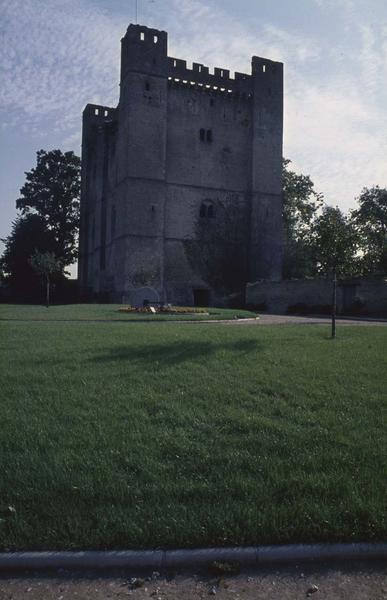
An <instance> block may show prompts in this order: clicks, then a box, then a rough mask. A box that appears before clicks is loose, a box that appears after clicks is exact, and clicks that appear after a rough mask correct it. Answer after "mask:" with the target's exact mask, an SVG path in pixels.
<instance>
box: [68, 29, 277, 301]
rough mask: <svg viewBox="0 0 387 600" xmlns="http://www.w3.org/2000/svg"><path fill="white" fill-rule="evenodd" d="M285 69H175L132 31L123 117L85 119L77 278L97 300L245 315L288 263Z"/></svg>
mask: <svg viewBox="0 0 387 600" xmlns="http://www.w3.org/2000/svg"><path fill="white" fill-rule="evenodd" d="M282 102H283V72H282V64H281V63H276V62H273V61H269V60H266V59H262V58H257V57H254V58H253V61H252V74H251V75H247V74H242V73H235V75H234V77H232V76H231V75H230V72H229V71H228V70H227V69H225V68H215V69H214V72H213V73H210V71H209V69H208V67H206V66H204V65H201V64H199V63H193V65H192V69H190V68H188V67H187V64H186V61H184V60H181V59H177V58H172V57H168V51H167V33H166V32H164V31H158V30H156V29H150V28H147V27H143V26H140V25H130V26H129V27H128V30H127V32H126V35H125V37H124V38H123V39H122V53H121V84H120V100H119V104H118V106H117V108H116V109H113V108H109V107H104V106H95V105H87V107H86V109H85V111H84V115H83V143H82V198H81V229H80V258H79V272H80V283H81V289H82V291H83V293H84V294H85V295H88V296H89V297H90V296H91V297H94V298H99V299H101V300H110V301H120V302H121V301H122V302H130V303H133V304H142V302H144V301H145V300H148V301H150V302H154V301H157V300H158V301H168V302H173V303H182V304H219V305H222V304H229V303H234V304H241V303H243V297H244V288H245V285H246V282H247V281H254V280H257V279H259V278H263V279H278V278H280V276H281V262H282V191H281V188H282V183H281V169H282V119H283V117H282Z"/></svg>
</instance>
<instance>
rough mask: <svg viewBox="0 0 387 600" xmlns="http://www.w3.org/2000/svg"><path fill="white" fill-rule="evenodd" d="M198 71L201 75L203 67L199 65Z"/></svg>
mask: <svg viewBox="0 0 387 600" xmlns="http://www.w3.org/2000/svg"><path fill="white" fill-rule="evenodd" d="M198 71H199V73H201V72H202V66H201V65H199V68H198Z"/></svg>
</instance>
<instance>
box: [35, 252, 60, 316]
mask: <svg viewBox="0 0 387 600" xmlns="http://www.w3.org/2000/svg"><path fill="white" fill-rule="evenodd" d="M29 262H30V265H31V266H32V268H33V269H34V270H35V271H36V272H37V273H39V274H40V275H41V276H42V277H43V278H44V280H45V284H46V306H47V308H48V307H49V306H50V286H51V278H52V276H53V275H55V273H60V272H61V271H62V268H63V264H62V261H61V260H59V259H58V258H57V257H56V256H55V254H54V253H53V252H39V251H38V250H35V252H34V253H33V255H32V256H31V258H30V261H29Z"/></svg>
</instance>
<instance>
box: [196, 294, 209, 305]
mask: <svg viewBox="0 0 387 600" xmlns="http://www.w3.org/2000/svg"><path fill="white" fill-rule="evenodd" d="M193 295H194V306H209V305H210V290H194V291H193Z"/></svg>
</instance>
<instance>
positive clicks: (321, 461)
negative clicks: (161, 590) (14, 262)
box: [0, 322, 387, 550]
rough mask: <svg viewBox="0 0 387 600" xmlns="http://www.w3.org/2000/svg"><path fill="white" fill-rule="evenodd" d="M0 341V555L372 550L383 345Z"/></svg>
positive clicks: (179, 338)
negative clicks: (352, 546)
mask: <svg viewBox="0 0 387 600" xmlns="http://www.w3.org/2000/svg"><path fill="white" fill-rule="evenodd" d="M0 328H1V356H0V364H1V368H2V371H3V372H2V375H1V376H2V395H1V427H0V518H1V521H0V540H1V542H0V543H1V549H3V550H5V549H11V550H14V549H70V548H79V549H82V548H131V547H136V548H137V547H142V548H154V547H193V546H210V545H231V544H267V543H288V542H312V541H314V542H325V541H329V542H334V541H339V540H340V541H354V540H371V541H373V540H382V539H385V537H386V530H387V527H386V514H387V510H386V509H387V506H386V498H387V496H386V474H387V473H386V471H387V452H386V448H387V440H386V431H385V424H386V420H385V408H386V384H387V368H386V350H387V329H385V328H376V327H375V328H371V327H364V326H363V327H349V326H348V327H345V328H344V327H343V328H339V334H338V338H337V339H336V340H335V341H333V340H331V339H329V326H327V327H325V326H316V327H314V326H307V327H306V326H304V327H303V326H283V327H280V326H277V327H270V326H266V327H259V326H258V327H257V326H251V327H246V326H238V325H235V326H232V327H231V326H224V325H211V326H200V327H197V326H195V325H193V324H192V325H179V324H171V323H159V324H158V323H153V324H150V325H147V324H141V323H137V324H136V323H131V324H125V323H85V322H79V323H70V322H69V323H54V322H40V323H33V322H31V323H21V322H19V323H16V322H3V323H0ZM8 507H13V508H14V509H15V510H14V511H13V510H9V508H8Z"/></svg>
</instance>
